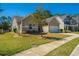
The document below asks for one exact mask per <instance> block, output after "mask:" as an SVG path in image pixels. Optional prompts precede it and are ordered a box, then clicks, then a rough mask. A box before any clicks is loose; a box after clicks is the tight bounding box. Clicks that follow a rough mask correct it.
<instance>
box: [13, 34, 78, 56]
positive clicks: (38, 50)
mask: <svg viewBox="0 0 79 59" xmlns="http://www.w3.org/2000/svg"><path fill="white" fill-rule="evenodd" d="M63 34H65V35H72V36H70V37H67V38H64V39H63V40H59V41H54V42H51V43H47V44H43V45H40V46H38V47H34V48H31V49H28V50H25V51H22V52H20V53H17V54H15V55H14V56H43V55H46V54H47V53H49V52H50V51H52V50H54V49H55V48H57V47H59V46H61V45H63V44H65V43H66V42H69V41H71V40H72V39H75V38H77V37H79V35H78V34H70V33H63Z"/></svg>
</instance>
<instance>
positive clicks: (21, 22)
mask: <svg viewBox="0 0 79 59" xmlns="http://www.w3.org/2000/svg"><path fill="white" fill-rule="evenodd" d="M20 34H22V20H21V24H20Z"/></svg>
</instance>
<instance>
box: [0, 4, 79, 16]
mask: <svg viewBox="0 0 79 59" xmlns="http://www.w3.org/2000/svg"><path fill="white" fill-rule="evenodd" d="M38 7H41V8H42V9H43V10H49V11H50V12H51V13H52V14H57V13H60V14H63V13H66V14H78V13H79V3H0V8H2V9H4V11H3V12H0V15H3V16H16V15H17V16H27V15H29V14H32V13H34V12H35V9H36V8H38Z"/></svg>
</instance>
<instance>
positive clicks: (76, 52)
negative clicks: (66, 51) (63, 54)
mask: <svg viewBox="0 0 79 59" xmlns="http://www.w3.org/2000/svg"><path fill="white" fill-rule="evenodd" d="M70 56H79V44H78V45H77V46H76V48H75V49H74V50H73V52H72V53H71V55H70Z"/></svg>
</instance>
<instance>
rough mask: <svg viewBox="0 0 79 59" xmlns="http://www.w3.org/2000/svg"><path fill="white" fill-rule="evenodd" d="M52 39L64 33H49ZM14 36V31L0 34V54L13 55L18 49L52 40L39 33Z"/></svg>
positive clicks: (21, 49) (62, 36)
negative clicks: (42, 36)
mask: <svg viewBox="0 0 79 59" xmlns="http://www.w3.org/2000/svg"><path fill="white" fill-rule="evenodd" d="M50 35H52V37H54V38H53V39H56V37H57V38H64V37H66V36H65V35H60V34H50ZM14 36H15V33H13V32H9V33H5V34H0V55H13V54H16V53H18V52H20V51H23V50H26V49H29V48H32V47H37V46H39V45H41V44H45V43H48V42H53V41H54V40H53V39H48V38H46V39H45V38H41V37H40V36H39V35H25V34H24V35H23V36H17V35H16V37H14Z"/></svg>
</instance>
